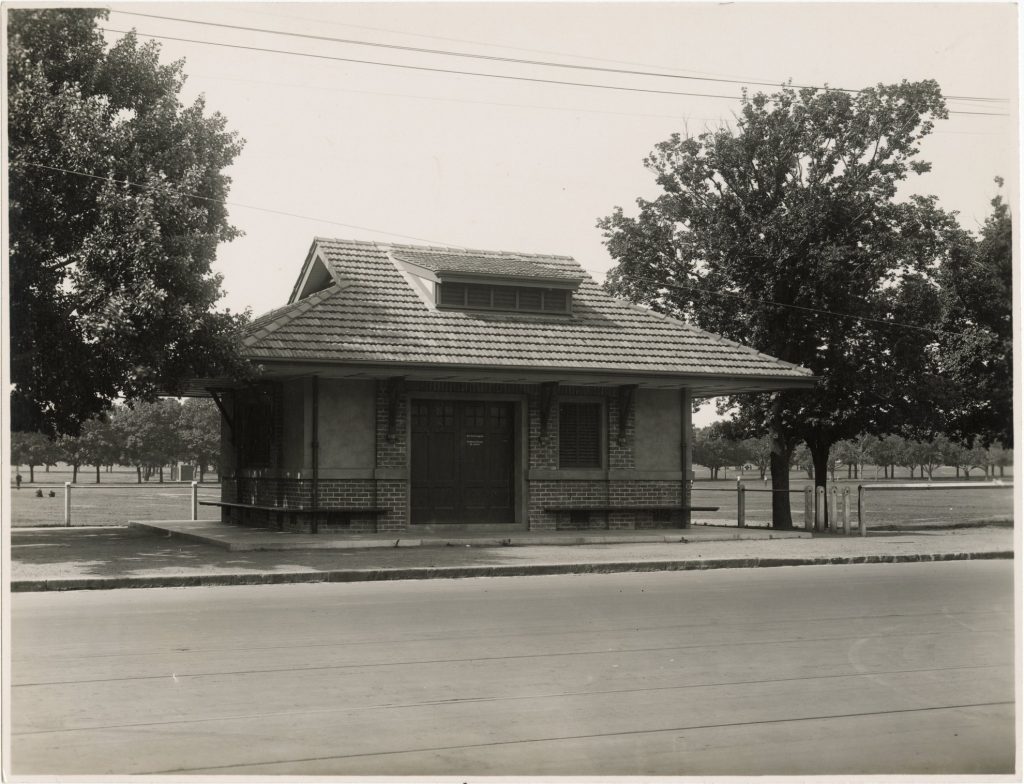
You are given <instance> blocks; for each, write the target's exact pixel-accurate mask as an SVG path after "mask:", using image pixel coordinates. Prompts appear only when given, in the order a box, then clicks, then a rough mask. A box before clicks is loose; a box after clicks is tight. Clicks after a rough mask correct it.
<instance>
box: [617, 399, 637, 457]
mask: <svg viewBox="0 0 1024 784" xmlns="http://www.w3.org/2000/svg"><path fill="white" fill-rule="evenodd" d="M635 392H636V384H623V385H622V386H620V387H619V445H620V446H621V445H622V444H624V443H626V425H627V424H628V423H629V412H630V410H631V409H632V408H633V397H634V393H635Z"/></svg>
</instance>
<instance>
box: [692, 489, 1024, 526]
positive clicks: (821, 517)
mask: <svg viewBox="0 0 1024 784" xmlns="http://www.w3.org/2000/svg"><path fill="white" fill-rule="evenodd" d="M915 490H916V491H920V490H927V491H932V492H936V491H942V490H949V491H975V490H1004V491H1012V490H1013V484H1012V482H1004V481H1001V480H996V481H993V482H912V483H905V482H904V483H899V484H894V483H891V482H887V483H885V484H882V483H863V484H858V485H856V486H850V485H847V486H837V485H836V484H830V485H829V486H828V487H827V488H826V487H814V486H807V487H803V488H796V489H787V490H776V489H774V488H767V487H748V486H747V485H746V483H745V482H744V481H743V480H742V479H738V480H737V481H736V484H735V486H732V487H700V486H693V485H691V493H692V494H698V493H735V496H736V514H735V520H736V525H737V526H738V527H740V528H743V527H746V526H747V523H748V521H747V509H748V506H747V494H748V493H772V494H774V493H782V494H785V495H787V496H792V495H794V494H795V495H800V494H803V496H804V504H803V527H804V529H805V530H807V531H818V532H826V531H832V532H834V533H843V534H845V535H850V534H852V533H853V532H854V529H856V533H857V534H859V535H860V536H867V529H868V526H869V524H870V522H871V519H870V517H869V514H868V502H867V499H868V496H869V493H873V492H875V491H887V492H892V491H903V492H913V491H915ZM854 493H856V499H855V500H856V505H857V506H856V510H854V509H853V508H852V507H853V503H854ZM772 497H773V498H774V497H775V496H774V495H773V496H772ZM959 500H960V504H959V505H955V506H950V507H949V509H948V510H945V509H944V505H943V510H942V511H948V512H949V513H952V514H953V515H956V514H958V513H965V512H966V513H968V514H969V513H971V512H973V513H975V514H977V511H978V508H977V507H979V506H980V507H982V508H986V504H984V503H979V502H978V499H977V498H970V499H967V500H965V499H964V498H961V499H959ZM972 503H973V504H974V505H975V508H973V509H972ZM1001 503H1002V502H1001V501H999V502H998V503H997V504H995V505H994V506H993V505H992V504H989V505H988V507H987V508H989V509H990V510H991V512H992V513H995V512H997V511H998V513H999V514H1001V513H1002V511H1001V509H999V506H1000V505H1001ZM900 506H901V504H900V503H896V504H894V505H887V506H886V507H885V513H886V514H889V515H891V516H895V517H897V518H900V517H901V514H898V513H896V511H895V510H896V509H898V508H899V507H900ZM903 506H904V507H906V509H909V508H912V507H913V504H904V505H903ZM758 508H759V512H760V513H761V514H764V513H765V512H766V511H767V510H766V509H765V508H764V504H763V503H762V504H760V505H759V507H758ZM906 509H904V510H903V511H902V521H901V522H903V523H905V522H906V516H907V512H906ZM854 511H855V513H856V521H854V519H853V513H854ZM726 514H727V515H728V514H729V512H726ZM939 514H941V512H939ZM986 519H987V518H986ZM876 520H877V518H876ZM935 522H938V521H935V520H928V521H926V523H925V524H929V525H930V524H934V523H935Z"/></svg>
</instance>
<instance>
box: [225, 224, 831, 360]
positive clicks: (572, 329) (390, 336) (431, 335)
mask: <svg viewBox="0 0 1024 784" xmlns="http://www.w3.org/2000/svg"><path fill="white" fill-rule="evenodd" d="M316 243H317V247H318V248H319V249H320V251H321V254H322V257H323V258H324V259H326V262H327V264H328V265H329V266H330V267H331V272H332V274H333V276H334V277H335V279H336V280H342V281H344V284H343V285H338V284H337V283H335V284H332V285H331V286H328V287H327V288H326V289H324V290H322V291H319V292H317V293H315V294H312V295H310V296H309V297H306V298H305V299H302V300H299V301H298V302H294V303H292V304H290V305H286V306H285V307H283V308H278V309H276V310H273V311H271V312H270V313H268V314H265V315H264V316H261V317H260V318H258V319H256V320H255V321H254V322H253V324H252V325H251V326H250V328H249V330H248V335H247V337H246V340H245V343H246V353H247V354H248V355H249V356H250V357H251V358H252V359H253V360H257V361H264V360H268V361H274V360H278V361H296V362H301V361H303V360H310V361H331V362H338V363H344V364H376V363H395V364H403V363H419V364H424V363H425V364H441V365H456V366H475V367H496V368H540V369H545V368H546V369H567V370H594V371H612V372H618V373H627V374H629V373H636V374H643V373H652V374H664V373H670V374H674V373H678V374H681V375H683V374H701V375H721V376H731V377H736V376H748V377H750V376H757V377H769V378H778V379H809V378H811V374H810V372H809V371H807V370H805V369H804V368H801V367H798V366H796V365H792V364H789V363H787V362H782V361H781V360H778V359H775V358H773V357H769V356H767V355H764V354H761V353H758V352H757V351H755V350H753V349H751V348H748V347H746V346H742V345H740V344H738V343H734V342H732V341H728V340H725V339H723V338H721V337H718V336H717V335H712V334H710V333H708V332H704V331H703V330H700V329H697V328H696V327H693V326H690V325H688V324H685V323H683V322H681V321H678V320H676V319H672V318H668V317H666V316H662V315H659V314H657V313H653V312H651V311H648V310H646V309H644V308H641V307H638V306H636V305H632V304H630V303H628V302H624V301H622V300H618V299H615V298H613V297H611V296H610V295H608V294H607V293H606V292H604V291H603V290H602V289H601V288H600V287H599V286H598V285H597V283H595V282H594V280H593V279H591V278H590V276H589V275H587V274H586V271H585V270H584V269H583V268H582V267H581V266H580V265H579V264H578V263H577V262H576V261H575V260H573V259H572V258H570V257H567V256H542V255H532V254H512V253H507V254H506V253H487V252H480V251H459V250H457V249H450V248H430V247H420V246H408V245H395V244H386V243H372V242H360V241H348V240H335V239H325V238H318V239H317V241H316ZM389 254H391V255H396V256H398V257H401V256H409V255H413V254H415V255H416V256H417V257H421V256H423V255H426V254H432V255H438V256H442V257H444V258H445V259H458V258H460V257H464V258H466V259H468V260H473V259H476V260H482V259H494V260H495V262H496V263H501V264H503V263H505V262H506V261H510V262H519V261H527V262H529V263H530V264H531V265H536V266H538V267H544V268H549V269H552V270H555V271H557V272H559V273H561V274H563V275H567V276H573V277H577V278H582V283H581V284H580V286H579V289H578V290H577V291H576V293H575V294H574V297H573V315H572V316H571V317H567V316H555V315H550V316H549V315H542V314H530V315H527V314H519V313H493V312H491V313H488V312H474V311H459V310H437V309H435V308H433V307H431V306H430V305H429V304H427V303H426V302H425V301H424V300H423V299H421V298H420V296H419V295H418V294H417V293H416V292H415V291H414V290H413V288H412V287H411V286H410V285H409V284H408V283H407V281H406V278H405V277H404V275H403V273H402V272H401V271H400V270H399V269H398V267H397V266H396V264H395V262H394V261H393V260H392V258H390V257H389ZM444 263H448V262H447V261H446V262H444ZM474 263H475V262H474Z"/></svg>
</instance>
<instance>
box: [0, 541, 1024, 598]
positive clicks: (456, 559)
mask: <svg viewBox="0 0 1024 784" xmlns="http://www.w3.org/2000/svg"><path fill="white" fill-rule="evenodd" d="M691 530H693V529H691ZM735 530H736V529H732V531H733V532H735ZM680 533H683V532H680ZM686 533H687V534H689V533H690V532H689V531H688V532H686ZM765 533H767V532H765ZM11 536H12V538H11V575H10V577H11V590H12V591H48V590H49V591H53V590H56V591H61V590H82V589H103V588H150V587H178V586H181V587H184V586H199V585H250V584H273V583H308V582H360V581H367V580H419V579H430V578H460V577H511V576H520V575H533V574H586V573H600V572H608V573H610V572H629V571H682V570H697V569H720V568H749V567H767V566H803V565H807V566H811V565H824V564H856V563H902V562H914V561H943V560H969V559H991V558H1012V557H1013V548H1014V542H1013V529H1012V528H1009V527H997V526H993V527H984V528H966V529H934V528H933V529H928V530H909V531H901V532H879V533H872V534H870V535H869V536H867V537H864V538H862V537H857V536H852V537H846V536H837V535H831V534H816V535H814V536H813V537H811V538H806V536H804V537H802V538H771V539H768V538H765V537H764V536H760V537H757V538H750V539H739V540H737V539H735V538H734V535H733V534H732V533H729V531H728V529H724V530H723V531H722V533H721V535H720V536H718V537H716V536H715V535H714V532H713V531H706V532H703V534H702V535H698V536H696V537H694V536H690V537H689V538H690V539H691V541H679V539H678V537H676V538H675V540H674V541H665V540H663V541H640V542H608V541H604V542H599V543H592V544H574V545H573V546H552V545H554V544H565V543H564V542H557V541H554V540H552V541H551V543H550V544H537V543H530V544H515V543H512V544H507V543H506V544H504V545H502V544H483V545H471V544H466V543H462V544H458V545H453V544H451V543H449V544H447V545H444V544H440V543H438V544H437V545H435V546H416V547H396V546H390V547H381V546H377V547H364V548H348V549H319V550H286V551H258V550H257V551H241V552H238V551H231V550H227V549H225V548H224V547H222V546H217V545H214V544H211V543H209V542H201V541H196V540H191V539H186V538H183V537H179V536H172V535H168V534H165V533H157V532H155V531H152V530H144V529H135V528H125V527H96V528H70V529H69V528H58V529H54V528H45V529H43V528H34V529H15V530H13V531H12V534H11ZM576 539H578V537H577V538H576Z"/></svg>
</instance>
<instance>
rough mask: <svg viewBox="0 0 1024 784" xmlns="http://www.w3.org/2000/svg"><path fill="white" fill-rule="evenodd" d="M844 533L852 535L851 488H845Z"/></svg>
mask: <svg viewBox="0 0 1024 784" xmlns="http://www.w3.org/2000/svg"><path fill="white" fill-rule="evenodd" d="M843 533H844V534H846V536H849V535H850V488H849V487H844V488H843Z"/></svg>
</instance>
